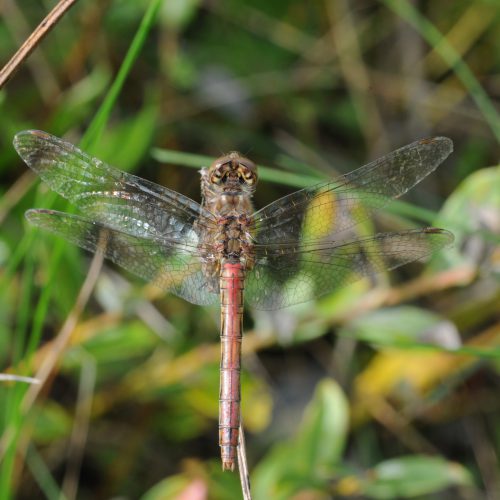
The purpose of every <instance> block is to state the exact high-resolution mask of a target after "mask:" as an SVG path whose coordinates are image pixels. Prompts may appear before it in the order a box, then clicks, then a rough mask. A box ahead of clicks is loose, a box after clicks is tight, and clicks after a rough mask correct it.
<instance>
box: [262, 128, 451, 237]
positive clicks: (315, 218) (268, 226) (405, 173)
mask: <svg viewBox="0 0 500 500" xmlns="http://www.w3.org/2000/svg"><path fill="white" fill-rule="evenodd" d="M452 150H453V143H452V141H451V140H450V139H448V138H446V137H434V138H432V139H425V140H421V141H417V142H414V143H412V144H409V145H407V146H404V147H402V148H400V149H398V150H396V151H393V152H392V153H389V154H388V155H386V156H384V157H383V158H380V159H378V160H375V161H373V162H371V163H368V164H367V165H365V166H363V167H361V168H359V169H357V170H354V171H353V172H350V173H348V174H346V175H343V176H341V177H339V178H337V179H335V180H333V181H331V182H323V183H320V184H317V185H315V186H312V187H309V188H306V189H302V190H300V191H296V192H295V193H292V194H290V195H288V196H285V197H283V198H281V199H279V200H277V201H275V202H274V203H271V204H270V205H268V206H266V207H264V208H263V209H262V210H259V211H258V212H256V213H255V214H254V222H255V227H256V231H255V241H256V243H258V244H276V243H282V242H290V243H293V242H296V241H298V240H299V239H300V238H303V237H306V238H307V239H324V238H329V239H332V235H333V234H334V233H338V232H341V231H344V230H346V229H348V228H350V227H352V226H353V225H355V224H357V223H358V222H360V221H361V220H363V219H366V218H367V217H370V216H371V214H372V213H373V212H374V211H376V210H378V209H380V208H382V207H383V206H385V205H386V204H387V203H388V202H389V200H390V199H391V198H397V197H398V196H401V195H402V194H404V193H406V191H408V190H409V189H410V188H412V187H413V186H414V185H415V184H417V183H418V182H420V181H421V180H422V179H423V178H424V177H426V176H427V175H428V174H429V173H431V172H432V171H433V170H435V169H436V167H437V166H438V165H439V164H440V163H441V162H443V161H444V160H445V158H446V157H447V156H448V155H449V154H450V153H451V152H452ZM306 214H307V215H306ZM304 232H307V234H306V235H304V234H303V233H304Z"/></svg>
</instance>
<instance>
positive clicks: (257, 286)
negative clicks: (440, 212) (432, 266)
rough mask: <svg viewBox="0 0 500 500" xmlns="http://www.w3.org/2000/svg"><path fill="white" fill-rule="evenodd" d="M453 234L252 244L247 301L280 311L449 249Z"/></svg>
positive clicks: (427, 231)
mask: <svg viewBox="0 0 500 500" xmlns="http://www.w3.org/2000/svg"><path fill="white" fill-rule="evenodd" d="M452 241H453V235H452V234H451V233H450V232H448V231H445V230H443V229H436V228H427V229H418V230H410V231H404V232H398V233H380V234H377V235H375V236H372V237H369V238H364V239H359V240H356V241H349V242H346V243H333V242H328V241H327V242H321V241H318V242H311V241H309V242H306V243H303V244H287V243H284V244H275V245H256V246H255V247H254V252H255V266H254V268H253V270H252V271H250V272H249V273H248V275H247V277H246V284H245V298H246V300H247V302H248V303H249V304H251V305H252V306H254V307H255V308H257V309H267V310H272V309H281V308H282V307H287V306H289V305H292V304H299V303H301V302H306V301H308V300H312V299H314V298H316V297H321V296H322V295H325V294H326V293H328V292H331V291H332V290H334V289H336V288H338V287H342V286H344V285H347V284H349V283H352V282H353V281H356V280H358V279H361V278H362V277H365V276H370V275H372V274H375V273H377V272H381V271H383V270H385V269H394V268H396V267H399V266H401V265H403V264H407V263H409V262H413V261H416V260H420V259H422V258H424V257H427V256H429V255H430V254H431V253H433V252H434V251H436V250H438V249H440V248H443V247H445V246H447V245H450V244H451V243H452Z"/></svg>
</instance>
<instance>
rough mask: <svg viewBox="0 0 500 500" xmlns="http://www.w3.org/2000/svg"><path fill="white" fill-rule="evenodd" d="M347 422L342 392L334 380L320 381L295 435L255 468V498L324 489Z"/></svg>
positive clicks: (341, 447) (336, 461)
mask: <svg viewBox="0 0 500 500" xmlns="http://www.w3.org/2000/svg"><path fill="white" fill-rule="evenodd" d="M348 420H349V415H348V404H347V400H346V398H345V396H344V394H343V393H342V390H341V389H340V387H339V386H338V384H337V383H336V382H335V381H334V380H332V379H324V380H322V381H321V382H320V383H319V384H318V386H317V388H316V392H315V394H314V397H313V399H312V400H311V402H310V403H309V405H308V406H307V408H306V410H305V413H304V418H303V421H302V423H301V425H300V428H299V430H298V432H297V435H296V436H295V437H294V438H293V439H291V440H290V441H288V442H286V443H283V444H281V445H277V446H276V447H275V448H274V449H273V450H272V451H271V452H270V453H269V454H268V455H267V456H266V457H265V458H264V459H263V460H262V461H261V463H260V464H259V465H258V467H257V468H256V470H255V475H254V478H253V481H252V484H253V485H254V492H255V496H256V498H273V499H281V498H283V499H287V498H290V496H291V495H293V494H294V493H296V492H298V491H300V490H302V489H306V488H307V489H309V488H317V487H318V486H323V487H324V488H326V487H327V483H328V481H329V480H330V479H331V478H332V476H334V474H335V469H336V468H337V467H338V464H339V462H340V459H341V457H342V453H343V451H344V446H345V441H346V438H347V429H348Z"/></svg>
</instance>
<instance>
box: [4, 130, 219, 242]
mask: <svg viewBox="0 0 500 500" xmlns="http://www.w3.org/2000/svg"><path fill="white" fill-rule="evenodd" d="M14 147H15V148H16V150H17V152H18V153H19V155H20V156H21V158H22V159H23V160H24V161H25V162H26V164H27V165H28V166H29V167H30V168H32V169H33V170H34V171H35V172H36V173H37V174H38V175H39V176H40V177H41V178H42V179H43V180H44V181H45V182H46V183H47V184H48V185H49V186H50V188H51V189H52V190H54V191H56V192H57V193H59V194H60V195H61V196H64V197H65V198H66V199H68V200H69V201H70V202H71V203H73V204H75V205H76V206H77V207H78V208H79V209H80V210H81V211H82V212H83V213H84V214H85V216H86V217H88V218H89V219H93V220H95V221H98V222H101V223H102V224H105V225H106V226H108V227H111V228H114V229H117V230H120V231H123V232H126V233H128V234H131V235H135V236H139V237H152V238H156V237H164V238H168V239H170V240H176V241H181V242H183V241H186V240H189V241H190V242H191V243H194V241H193V238H195V239H196V234H195V232H194V231H193V223H194V222H195V221H196V220H198V227H200V225H202V224H204V225H207V226H211V225H212V223H213V217H212V215H211V214H210V213H209V212H207V211H206V210H204V209H203V208H202V207H201V206H200V205H199V204H198V203H196V202H194V201H193V200H191V199H189V198H187V197H186V196H183V195H181V194H180V193H177V192H175V191H172V190H170V189H167V188H165V187H162V186H160V185H158V184H155V183H153V182H150V181H147V180H145V179H142V178H140V177H137V176H135V175H131V174H128V173H126V172H122V171H121V170H118V169H116V168H113V167H111V166H110V165H107V164H106V163H104V162H102V161H100V160H98V159H97V158H93V157H91V156H90V155H88V154H86V153H84V152H83V151H80V150H79V149H78V148H76V147H75V146H73V145H72V144H70V143H68V142H65V141H63V140H61V139H59V138H57V137H54V136H52V135H50V134H47V133H46V132H41V131H38V130H26V131H24V132H19V133H18V134H17V135H16V136H15V138H14Z"/></svg>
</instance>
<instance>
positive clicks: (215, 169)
mask: <svg viewBox="0 0 500 500" xmlns="http://www.w3.org/2000/svg"><path fill="white" fill-rule="evenodd" d="M14 146H15V148H16V150H17V151H18V153H19V155H20V156H21V157H22V158H23V160H24V161H25V162H26V163H27V164H28V166H29V167H31V168H32V169H33V170H34V171H35V172H36V173H37V174H38V175H40V177H41V178H42V179H43V180H44V181H45V182H46V183H47V184H48V185H49V186H50V187H51V188H52V189H53V190H54V191H56V192H57V193H59V194H60V195H62V196H64V197H65V198H67V199H68V200H69V201H71V202H72V203H74V204H75V205H76V206H77V207H78V208H80V209H81V211H82V213H83V214H84V215H83V216H79V215H70V214H64V213H61V212H55V211H53V210H30V211H28V212H27V214H26V216H27V218H28V220H30V221H31V222H32V223H34V224H35V225H37V226H40V227H42V228H43V229H46V230H48V231H51V232H53V233H56V234H59V235H61V236H63V237H64V238H66V239H68V240H69V241H71V242H73V243H75V244H77V245H79V246H81V247H83V248H85V249H87V250H90V251H100V252H103V253H104V255H105V256H106V257H108V258H109V259H110V260H112V261H113V262H115V263H117V264H118V265H120V266H122V267H124V268H125V269H128V270H129V271H131V272H132V273H135V274H137V275H138V276H141V277H142V278H144V279H146V280H148V281H151V282H153V283H155V284H156V285H158V286H159V287H161V288H163V289H164V290H166V291H168V292H171V293H174V294H176V295H178V296H179V297H182V298H184V299H186V300H188V301H190V302H193V303H195V304H200V305H208V304H214V303H216V302H219V303H220V304H221V342H222V360H221V386H220V396H219V398H220V410H219V414H220V419H219V434H220V446H221V455H222V463H223V468H224V469H233V468H234V463H235V455H236V448H237V446H238V427H239V422H240V420H239V418H240V417H239V415H240V393H239V391H240V382H239V370H240V344H241V336H242V333H241V321H242V314H243V295H244V294H245V299H246V302H248V303H249V304H251V305H252V306H253V307H256V308H259V309H279V308H281V307H286V306H289V305H291V304H297V303H300V302H305V301H307V300H311V299H314V298H317V297H321V296H322V295H325V294H326V293H328V292H330V291H332V290H334V289H335V288H338V287H341V286H344V285H346V284H349V283H352V282H353V281H355V280H357V279H360V278H362V277H365V276H369V275H371V274H373V273H376V272H379V271H382V270H386V269H394V268H396V267H398V266H401V265H403V264H406V263H408V262H413V261H416V260H419V259H422V258H425V257H427V256H428V255H430V254H431V253H432V252H434V251H436V250H437V249H440V248H443V247H445V246H447V245H449V244H450V243H451V242H452V241H453V236H452V235H451V233H449V232H448V231H445V230H444V229H437V228H424V229H413V230H408V231H400V232H395V233H380V234H376V235H374V236H370V237H365V238H355V237H354V236H353V233H352V232H350V231H351V230H352V228H353V227H354V226H355V225H356V224H357V223H359V222H361V221H362V220H363V219H365V218H367V217H369V216H370V215H372V214H373V213H375V212H376V211H377V210H379V209H381V208H382V207H384V206H385V205H386V204H387V203H388V202H389V201H390V199H391V198H397V197H399V196H401V195H402V194H404V193H406V191H408V189H410V188H411V187H413V186H414V185H415V184H417V183H418V182H420V180H422V179H423V178H424V177H425V176H427V175H428V174H429V173H431V172H432V171H433V170H434V169H435V168H436V167H437V166H438V165H439V164H440V163H441V162H443V161H444V160H445V159H446V157H447V156H448V155H449V154H450V153H451V151H452V150H453V144H452V142H451V140H450V139H447V138H446V137H435V138H432V139H425V140H421V141H416V142H414V143H412V144H409V145H407V146H404V147H402V148H400V149H398V150H396V151H393V152H392V153H389V154H388V155H386V156H384V157H383V158H380V159H378V160H375V161H373V162H371V163H369V164H367V165H365V166H363V167H361V168H359V169H357V170H355V171H353V172H350V173H348V174H345V175H343V176H341V177H339V178H337V179H334V180H333V181H326V182H322V183H319V184H317V185H315V186H311V187H308V188H305V189H302V190H300V191H297V192H295V193H292V194H291V195H288V196H285V197H283V198H281V199H279V200H277V201H275V202H273V203H271V204H270V205H268V206H266V207H264V208H263V209H261V210H258V211H257V212H255V211H254V209H253V206H252V202H251V197H252V194H253V192H254V189H255V186H256V183H257V168H256V166H255V164H254V163H253V162H252V161H250V160H248V159H247V158H244V157H242V156H241V155H239V154H238V153H236V152H232V153H229V154H228V155H227V156H223V157H221V158H219V159H217V160H216V161H214V163H213V164H212V165H211V166H210V167H209V168H203V169H202V170H201V177H202V182H201V188H202V196H203V203H202V205H199V204H198V203H196V202H194V201H192V200H190V199H189V198H187V197H185V196H183V195H182V194H180V193H177V192H175V191H171V190H169V189H167V188H164V187H162V186H159V185H157V184H154V183H153V182H150V181H147V180H145V179H141V178H139V177H136V176H134V175H130V174H127V173H125V172H121V171H120V170H117V169H115V168H113V167H111V166H109V165H106V164H105V163H103V162H101V161H100V160H98V159H96V158H92V157H91V156H89V155H87V154H85V153H83V152H82V151H80V150H79V149H77V148H76V147H74V146H73V145H71V144H69V143H67V142H65V141H63V140H61V139H58V138H57V137H54V136H51V135H49V134H47V133H45V132H41V131H33V130H32V131H25V132H20V133H19V134H17V135H16V137H15V139H14Z"/></svg>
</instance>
